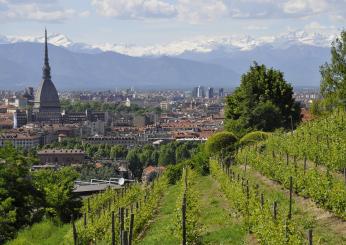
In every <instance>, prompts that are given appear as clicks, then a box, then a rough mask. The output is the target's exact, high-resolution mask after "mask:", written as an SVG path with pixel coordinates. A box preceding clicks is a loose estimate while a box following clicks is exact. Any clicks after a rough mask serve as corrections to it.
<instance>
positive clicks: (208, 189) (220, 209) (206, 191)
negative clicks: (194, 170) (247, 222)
mask: <svg viewBox="0 0 346 245" xmlns="http://www.w3.org/2000/svg"><path fill="white" fill-rule="evenodd" d="M197 181H198V183H197V188H198V189H199V190H198V191H199V192H200V193H201V199H200V201H201V204H200V205H201V207H200V208H201V216H200V222H201V223H202V224H203V232H202V234H201V235H202V237H201V238H202V243H203V244H234V245H237V244H244V243H245V242H244V241H245V239H246V235H247V234H246V232H245V229H244V226H243V224H242V219H241V218H240V217H238V216H237V213H236V212H235V210H232V209H231V208H230V207H229V205H228V201H227V199H226V197H225V196H224V195H223V194H222V193H221V191H220V190H219V186H218V184H217V182H216V181H215V180H214V179H213V178H212V177H211V176H204V177H198V180H197Z"/></svg>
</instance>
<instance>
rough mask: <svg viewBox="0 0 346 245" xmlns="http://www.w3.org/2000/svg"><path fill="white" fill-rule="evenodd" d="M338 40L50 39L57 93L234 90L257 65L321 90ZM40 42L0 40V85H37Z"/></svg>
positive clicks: (298, 35)
mask: <svg viewBox="0 0 346 245" xmlns="http://www.w3.org/2000/svg"><path fill="white" fill-rule="evenodd" d="M334 38H335V35H330V34H321V33H308V32H303V31H301V32H291V33H286V34H282V35H280V36H277V37H262V38H252V37H250V36H233V37H222V38H201V39H196V40H191V41H178V42H173V43H170V44H167V45H153V46H146V47H140V46H135V45H119V44H105V45H89V44H84V43H75V42H73V41H71V40H70V39H69V38H67V37H66V36H64V35H62V34H52V35H50V36H49V43H50V44H52V45H50V59H51V63H52V74H53V81H54V82H55V83H56V86H57V88H58V89H88V88H95V89H103V88H106V89H112V88H122V87H129V86H136V87H140V88H151V89H152V88H191V87H193V86H197V85H204V86H215V87H235V86H237V85H238V84H239V81H240V76H241V74H242V73H244V72H246V71H247V70H248V69H249V66H250V65H251V64H252V62H253V61H257V62H258V63H264V64H266V65H267V66H270V67H274V68H276V69H280V70H282V71H283V72H284V74H285V78H286V79H287V81H288V82H290V83H292V84H293V85H294V86H319V82H320V73H319V66H320V65H321V64H323V63H324V62H326V61H328V60H329V59H330V43H331V42H332V40H334ZM42 42H43V36H42V37H5V36H0V86H1V87H3V88H16V89H19V88H23V87H25V86H28V85H31V86H35V87H36V86H37V85H38V83H39V81H40V77H41V67H42V61H43V45H42V44H41V43H42Z"/></svg>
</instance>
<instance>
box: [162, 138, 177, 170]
mask: <svg viewBox="0 0 346 245" xmlns="http://www.w3.org/2000/svg"><path fill="white" fill-rule="evenodd" d="M175 163H176V160H175V145H174V144H173V143H170V144H167V145H162V146H161V147H160V156H159V164H160V165H168V164H175Z"/></svg>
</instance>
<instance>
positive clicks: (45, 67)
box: [42, 29, 51, 80]
mask: <svg viewBox="0 0 346 245" xmlns="http://www.w3.org/2000/svg"><path fill="white" fill-rule="evenodd" d="M44 34H45V35H44V65H43V68H42V71H43V75H42V78H43V80H51V75H50V66H49V59H48V43H47V39H48V38H47V29H45V33H44Z"/></svg>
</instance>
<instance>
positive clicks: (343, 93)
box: [320, 31, 346, 105]
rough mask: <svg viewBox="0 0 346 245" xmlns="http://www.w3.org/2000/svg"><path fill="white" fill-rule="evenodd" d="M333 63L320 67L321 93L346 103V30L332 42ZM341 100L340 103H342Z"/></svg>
mask: <svg viewBox="0 0 346 245" xmlns="http://www.w3.org/2000/svg"><path fill="white" fill-rule="evenodd" d="M331 56H332V57H331V63H330V64H328V63H325V64H324V65H322V66H321V67H320V72H321V76H322V80H321V93H322V95H323V97H331V96H332V97H334V98H337V99H338V100H339V101H340V102H342V103H343V104H344V105H345V103H346V101H345V100H346V31H342V32H341V34H340V38H336V40H335V41H334V42H333V43H332V48H331ZM340 102H339V103H340Z"/></svg>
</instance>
